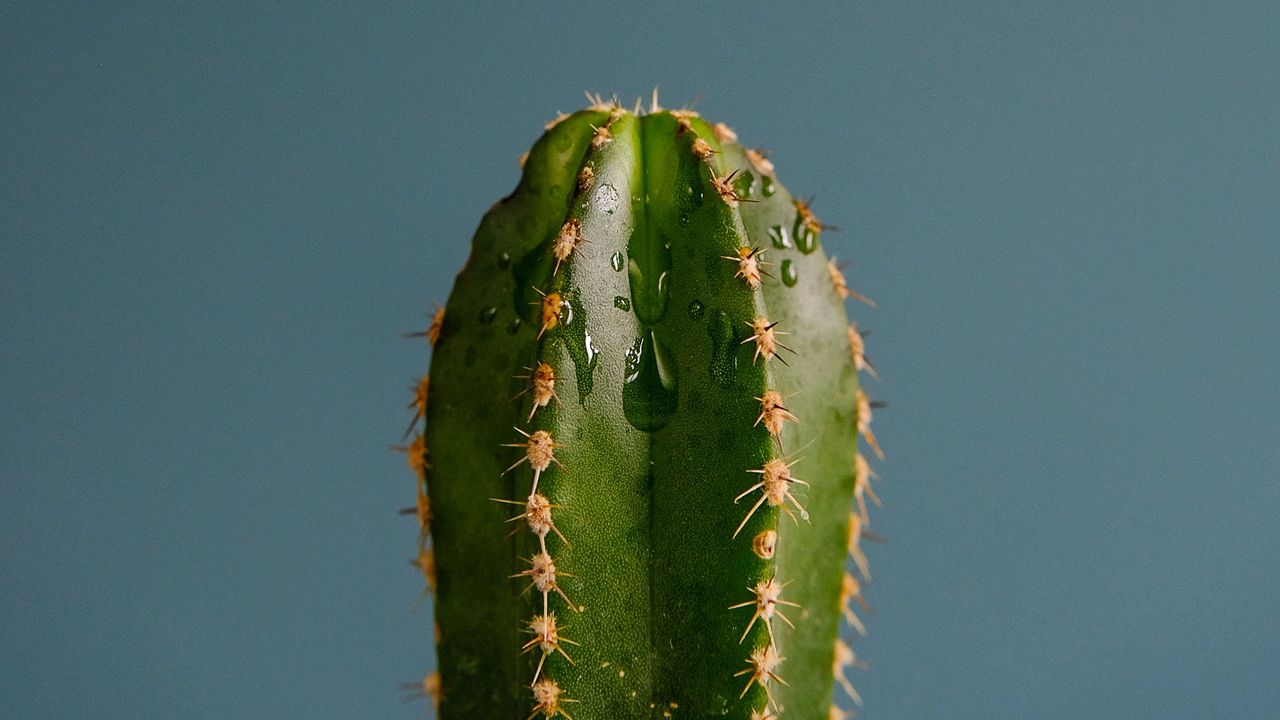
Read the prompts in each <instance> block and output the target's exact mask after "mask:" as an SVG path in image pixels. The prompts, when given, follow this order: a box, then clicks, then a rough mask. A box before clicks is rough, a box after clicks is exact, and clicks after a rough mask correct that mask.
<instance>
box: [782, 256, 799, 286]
mask: <svg viewBox="0 0 1280 720" xmlns="http://www.w3.org/2000/svg"><path fill="white" fill-rule="evenodd" d="M797 274H798V271H797V270H796V264H795V263H794V262H792V261H791V259H790V258H787V259H786V260H783V261H782V284H783V285H786V286H787V287H795V286H796V279H797Z"/></svg>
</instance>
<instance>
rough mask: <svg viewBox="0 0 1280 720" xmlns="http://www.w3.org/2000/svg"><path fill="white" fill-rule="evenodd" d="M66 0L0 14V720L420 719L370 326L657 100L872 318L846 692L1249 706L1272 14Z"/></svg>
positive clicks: (1257, 608)
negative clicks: (837, 268) (595, 115)
mask: <svg viewBox="0 0 1280 720" xmlns="http://www.w3.org/2000/svg"><path fill="white" fill-rule="evenodd" d="M75 5H76V4H66V6H64V7H61V8H58V7H56V6H54V5H51V4H39V5H38V6H37V7H28V8H23V7H15V6H7V7H6V9H4V10H0V58H3V59H2V66H0V73H2V74H0V84H2V92H0V108H2V113H3V114H2V118H0V119H2V122H0V141H2V147H3V158H2V159H0V242H2V251H3V252H2V255H0V482H2V483H3V484H2V486H0V490H2V492H3V496H2V502H0V553H2V554H0V628H2V632H0V716H3V717H7V718H8V717H12V718H19V717H21V718H86V717H94V718H121V717H148V718H166V717H183V718H373V717H378V718H387V717H399V718H417V717H420V716H421V714H422V712H423V709H422V707H421V706H420V705H403V704H401V701H400V699H399V696H398V694H397V691H396V684H397V683H398V682H399V681H403V680H412V679H414V678H415V677H420V676H421V674H422V673H423V672H424V671H425V670H426V669H427V668H428V667H429V663H430V662H431V659H430V654H429V650H428V639H429V638H430V635H431V632H430V619H429V617H430V616H429V612H428V610H429V608H426V607H424V608H419V609H418V610H417V612H416V613H415V612H413V610H414V608H413V606H414V600H415V597H416V596H417V593H418V590H419V588H420V584H419V580H418V578H417V577H415V576H414V575H413V573H412V572H411V569H410V568H409V567H408V566H407V564H406V560H407V559H408V557H409V556H410V554H411V553H412V550H413V534H414V531H413V528H412V521H410V520H406V519H404V518H400V517H397V516H396V515H395V513H394V510H395V509H396V508H398V507H400V506H402V505H404V504H406V503H408V502H409V501H410V499H411V493H412V490H411V488H412V480H411V477H410V476H409V474H408V471H407V470H406V468H405V467H404V460H403V457H402V456H399V455H396V454H393V453H390V452H388V451H387V449H386V446H387V444H388V442H394V441H396V440H397V439H398V438H399V435H400V432H401V431H402V430H403V427H404V425H405V423H406V422H407V420H408V413H407V412H406V411H405V410H403V407H404V404H405V402H406V401H407V400H408V396H407V394H406V390H405V388H406V386H407V385H408V384H409V383H410V382H411V381H412V380H413V378H414V377H415V376H416V375H417V374H418V373H419V372H420V371H421V370H422V369H423V367H424V365H425V360H426V353H425V350H424V345H423V344H421V343H420V342H410V341H402V340H400V339H399V337H398V336H399V334H400V333H401V332H402V331H406V330H412V329H415V328H419V327H422V324H423V323H424V322H425V320H424V313H425V312H427V311H428V310H430V309H431V307H432V304H433V303H434V302H437V301H442V300H443V299H444V298H445V297H446V295H447V293H448V291H449V288H450V284H451V282H452V277H453V274H454V273H455V271H456V270H457V269H458V268H460V267H461V265H462V263H463V261H464V258H465V256H466V253H467V249H468V238H469V236H470V233H471V232H472V230H473V228H474V226H475V225H476V223H477V221H478V220H479V218H480V216H481V214H482V213H483V211H484V210H485V209H486V208H487V207H488V206H489V205H490V204H491V203H492V202H493V201H494V200H495V199H497V198H499V197H501V196H503V195H505V194H506V193H507V192H508V191H509V190H510V188H511V187H512V186H513V185H514V183H515V181H516V178H517V169H516V157H517V156H518V155H519V154H520V153H521V152H522V151H523V150H525V149H526V148H527V147H528V146H529V145H530V144H531V143H532V141H533V140H534V139H535V138H536V136H537V135H538V133H539V132H540V131H541V127H542V123H543V122H544V121H546V120H547V119H549V118H550V117H552V116H553V115H554V114H555V112H556V111H557V110H572V109H574V108H576V107H578V106H579V105H580V104H581V103H582V102H583V100H582V97H581V91H582V90H583V89H591V90H598V91H602V92H605V93H611V92H618V93H620V94H621V95H622V96H623V97H624V98H627V99H630V98H633V97H635V96H637V95H641V94H645V95H647V93H648V91H649V89H650V88H651V87H652V86H653V85H655V84H657V85H661V87H662V91H663V97H664V98H665V100H666V101H667V103H668V104H674V105H677V106H678V105H681V104H683V103H685V102H686V101H693V100H697V101H698V103H697V108H698V109H700V110H701V111H702V112H703V113H704V114H705V115H707V116H709V117H711V118H713V119H723V120H726V121H728V122H729V123H730V124H732V125H733V126H734V127H735V128H736V129H737V130H738V132H739V133H740V135H741V136H742V138H743V139H744V141H745V142H747V143H748V144H756V145H764V146H767V147H768V148H770V149H771V150H772V153H773V158H774V160H775V161H776V163H777V165H778V167H779V172H780V175H781V178H782V180H783V181H784V182H785V183H787V184H788V185H789V186H790V187H791V188H792V189H793V190H795V191H797V192H798V193H800V194H809V193H812V194H816V195H817V208H818V210H819V212H820V214H821V215H822V216H823V218H824V219H826V220H829V221H831V222H834V223H836V224H839V225H840V226H842V227H843V228H844V232H842V233H840V234H835V233H832V234H829V235H828V236H827V237H826V238H825V240H826V243H827V249H828V251H830V252H834V253H836V254H838V255H840V256H842V257H845V258H849V259H853V260H854V261H855V264H854V265H853V266H852V267H851V268H850V280H851V283H852V284H853V285H854V287H856V288H858V289H860V290H863V291H865V292H866V293H868V294H870V295H871V296H873V297H875V298H876V299H877V300H879V301H880V303H881V309H880V310H879V311H876V312H874V313H873V312H866V311H865V309H864V308H861V307H857V308H853V309H854V311H855V313H856V317H857V318H858V319H860V320H861V321H862V323H863V324H864V325H865V326H866V327H869V328H871V329H872V330H873V331H874V334H873V335H872V336H871V338H870V339H869V354H870V355H871V357H872V359H873V360H874V361H875V362H876V363H877V365H878V366H879V368H880V369H881V370H882V374H883V376H884V380H883V382H881V383H879V384H873V385H872V386H871V389H872V392H873V394H874V395H875V396H877V397H881V398H884V399H887V400H888V401H889V402H890V403H891V407H890V408H889V409H887V410H884V411H882V412H880V413H878V414H877V430H878V434H879V435H880V437H881V440H882V443H883V444H884V446H885V447H886V449H887V450H888V453H889V461H888V462H886V463H884V464H882V465H881V466H880V469H881V471H882V475H883V476H884V478H885V479H884V482H883V484H882V485H881V493H882V495H883V497H884V498H885V500H886V507H885V508H884V510H883V511H881V512H879V513H878V514H876V516H875V519H874V527H875V529H876V530H878V531H879V532H881V533H883V534H885V535H887V536H889V538H890V539H891V542H890V543H889V545H888V546H886V547H883V548H880V547H876V548H873V549H872V551H871V552H872V559H873V562H874V563H875V566H876V568H877V570H878V572H877V575H876V582H875V584H874V586H873V587H872V588H871V589H870V590H869V591H868V595H869V598H870V600H871V602H872V603H873V604H874V606H875V607H876V614H875V616H874V618H872V619H871V620H870V625H871V628H872V635H871V637H870V638H869V639H867V640H865V641H862V642H860V643H859V645H858V649H859V651H860V654H862V655H863V656H864V657H865V658H866V659H868V660H869V661H870V662H871V663H872V665H873V667H872V670H871V671H870V672H866V673H861V674H860V675H859V676H858V677H857V678H856V679H857V683H858V686H859V688H860V689H861V691H862V692H863V694H864V695H865V697H866V698H867V705H866V707H865V708H864V710H863V714H862V717H864V718H923V717H938V718H984V719H986V718H1024V717H1025V718H1063V719H1066V718H1072V719H1074V718H1125V719H1128V718H1161V719H1162V720H1163V719H1166V718H1221V717H1238V718H1263V717H1275V716H1276V715H1275V713H1276V712H1277V710H1276V707H1277V706H1278V705H1280V621H1278V619H1277V618H1278V612H1277V606H1278V605H1280V601H1278V600H1277V598H1278V597H1280V571H1278V570H1277V555H1278V554H1280V553H1278V551H1280V522H1278V521H1277V516H1278V515H1280V488H1278V486H1277V480H1278V479H1280V472H1278V471H1280V443H1278V442H1277V441H1278V440H1280V423H1278V421H1277V416H1278V411H1277V407H1278V406H1280V390H1278V389H1277V384H1276V374H1275V372H1274V369H1275V367H1276V364H1277V357H1278V356H1280V331H1278V327H1277V320H1276V317H1277V312H1280V291H1278V290H1277V286H1278V285H1280V282H1278V281H1280V248H1277V246H1276V244H1275V243H1276V240H1277V237H1276V236H1277V229H1278V228H1280V204H1278V198H1280V172H1278V171H1277V168H1278V167H1280V152H1278V148H1280V133H1278V132H1277V130H1278V129H1280V124H1278V123H1280V86H1278V85H1277V75H1276V72H1277V69H1278V68H1280V50H1278V48H1280V10H1278V9H1277V6H1276V5H1275V4H1274V3H1271V2H1258V3H1231V4H1225V3H1188V2H1166V3H1113V2H1039V3H1030V2H1026V3H986V4H978V3H969V2H950V3H917V2H892V3H869V2H861V3H842V2H832V3H803V4H797V5H793V6H790V7H787V6H786V5H785V4H783V3H768V4H763V3H762V4H754V5H753V4H747V3H738V4H734V5H724V6H720V7H712V6H711V5H710V4H687V5H686V4H683V3H672V4H670V5H667V6H662V5H659V4H653V3H642V4H641V5H643V7H644V9H634V8H628V7H627V6H625V5H621V4H616V3H614V4H606V3H588V4H578V5H573V6H571V5H569V4H565V3H560V4H557V9H554V10H550V9H546V8H537V7H534V5H535V4H533V3H513V4H501V5H500V4H487V3H486V4H480V3H477V4H476V6H475V7H471V8H467V9H462V6H463V5H464V4H462V3H459V4H458V5H459V7H458V8H456V9H445V8H438V7H431V6H429V5H426V4H423V5H418V4H404V5H400V6H397V7H394V8H393V7H390V6H388V5H379V8H378V9H371V6H372V4H370V5H368V6H358V4H344V3H307V4H302V3H298V4H285V5H275V6H269V7H268V6H258V4H256V3H250V4H239V3H216V4H209V5H210V7H206V8H197V7H194V6H190V7H185V8H177V7H175V6H174V5H172V4H170V3H146V4H135V5H119V6H117V7H112V8H107V7H105V5H106V4H95V6H97V9H93V10H90V9H88V8H87V7H83V8H82V7H76V6H75ZM84 5H85V6H88V5H89V4H88V3H85V4H84ZM304 5H305V6H306V9H303V7H304ZM1201 5H1203V6H1205V7H1199V6H1201Z"/></svg>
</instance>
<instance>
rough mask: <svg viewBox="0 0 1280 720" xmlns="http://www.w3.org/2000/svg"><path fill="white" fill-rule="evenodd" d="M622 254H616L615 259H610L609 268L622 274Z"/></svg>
mask: <svg viewBox="0 0 1280 720" xmlns="http://www.w3.org/2000/svg"><path fill="white" fill-rule="evenodd" d="M622 264H623V260H622V253H620V252H616V253H614V254H613V257H611V258H609V266H610V267H612V268H613V269H614V270H616V271H618V272H622Z"/></svg>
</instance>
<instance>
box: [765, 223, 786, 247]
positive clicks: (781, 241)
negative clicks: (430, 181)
mask: <svg viewBox="0 0 1280 720" xmlns="http://www.w3.org/2000/svg"><path fill="white" fill-rule="evenodd" d="M769 239H770V240H772V241H773V246H774V247H776V248H778V249H779V250H789V249H790V248H791V247H792V245H791V234H790V233H788V232H787V229H786V228H784V227H782V226H781V225H774V226H773V227H771V228H769Z"/></svg>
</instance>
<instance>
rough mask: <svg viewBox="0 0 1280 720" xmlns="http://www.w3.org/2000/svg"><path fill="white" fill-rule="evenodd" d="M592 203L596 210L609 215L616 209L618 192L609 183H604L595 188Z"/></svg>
mask: <svg viewBox="0 0 1280 720" xmlns="http://www.w3.org/2000/svg"><path fill="white" fill-rule="evenodd" d="M592 202H594V203H595V204H596V208H597V209H599V210H602V211H604V212H606V213H608V214H610V215H612V214H613V211H614V210H617V209H618V191H617V190H615V189H614V187H613V186H612V185H610V184H609V183H604V184H602V185H600V186H599V187H597V188H596V192H595V195H594V196H593V197H592Z"/></svg>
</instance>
